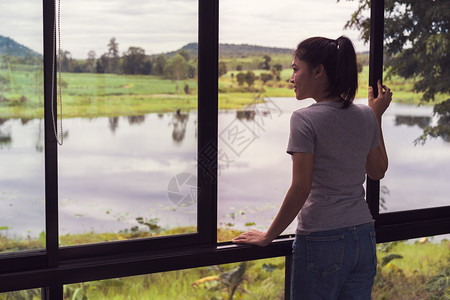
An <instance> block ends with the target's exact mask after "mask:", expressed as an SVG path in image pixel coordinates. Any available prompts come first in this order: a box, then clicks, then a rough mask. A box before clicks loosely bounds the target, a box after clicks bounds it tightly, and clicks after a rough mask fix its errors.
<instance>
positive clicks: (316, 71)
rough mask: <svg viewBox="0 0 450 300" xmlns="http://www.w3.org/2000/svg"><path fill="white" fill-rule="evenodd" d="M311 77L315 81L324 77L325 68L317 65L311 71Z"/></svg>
mask: <svg viewBox="0 0 450 300" xmlns="http://www.w3.org/2000/svg"><path fill="white" fill-rule="evenodd" d="M313 75H314V78H315V79H319V78H321V77H323V76H324V75H325V68H324V67H323V65H322V64H320V65H318V66H317V67H315V68H314V69H313Z"/></svg>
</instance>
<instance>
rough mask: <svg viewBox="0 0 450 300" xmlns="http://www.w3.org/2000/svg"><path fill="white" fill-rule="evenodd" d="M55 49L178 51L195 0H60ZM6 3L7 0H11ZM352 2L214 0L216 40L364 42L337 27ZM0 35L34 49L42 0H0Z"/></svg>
mask: <svg viewBox="0 0 450 300" xmlns="http://www.w3.org/2000/svg"><path fill="white" fill-rule="evenodd" d="M60 1H61V48H62V49H64V50H67V51H69V52H71V54H72V56H73V57H74V58H87V53H88V52H89V51H90V50H94V51H95V53H96V56H97V57H99V56H100V55H101V54H103V53H105V52H107V49H108V48H107V45H108V43H109V41H110V39H111V38H112V37H115V38H116V41H117V42H118V43H119V52H120V53H123V52H125V51H127V50H128V48H129V47H130V46H134V47H141V48H143V49H144V50H145V52H146V54H157V53H162V52H169V51H174V50H178V49H180V48H181V47H183V46H184V45H186V44H188V43H191V42H197V32H198V9H197V7H198V1H197V0H131V1H130V0H128V1H125V0H60ZM11 3H14V5H11ZM357 4H358V1H357V0H353V1H347V0H340V2H336V0H281V1H280V0H279V1H273V0H272V1H269V0H220V1H219V16H220V19H219V41H220V43H229V44H250V45H259V46H269V47H281V48H290V49H293V48H295V46H296V45H297V44H298V43H299V42H300V41H301V40H303V39H305V38H308V37H311V36H325V37H329V38H337V37H339V36H340V35H342V34H344V35H346V36H348V37H349V38H350V39H352V41H353V43H354V44H355V47H356V50H357V51H367V50H368V49H369V46H368V45H367V44H363V43H362V42H361V41H360V40H359V38H358V37H359V33H358V32H357V31H355V30H344V29H343V27H344V25H345V22H346V21H347V20H348V19H349V18H350V16H351V14H352V13H353V12H354V11H355V10H356V7H357ZM0 35H3V36H7V37H10V38H12V39H14V40H15V41H16V42H18V43H20V44H23V45H25V46H27V47H29V48H31V49H33V50H35V51H36V52H39V53H42V1H40V0H16V1H14V2H11V1H10V0H0Z"/></svg>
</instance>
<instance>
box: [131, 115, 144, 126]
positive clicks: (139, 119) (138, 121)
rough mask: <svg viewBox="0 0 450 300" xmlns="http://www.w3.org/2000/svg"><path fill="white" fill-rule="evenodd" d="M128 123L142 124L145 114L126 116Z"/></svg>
mask: <svg viewBox="0 0 450 300" xmlns="http://www.w3.org/2000/svg"><path fill="white" fill-rule="evenodd" d="M127 119H128V123H129V124H130V125H133V124H135V125H138V124H142V123H144V122H145V115H140V116H128V117H127Z"/></svg>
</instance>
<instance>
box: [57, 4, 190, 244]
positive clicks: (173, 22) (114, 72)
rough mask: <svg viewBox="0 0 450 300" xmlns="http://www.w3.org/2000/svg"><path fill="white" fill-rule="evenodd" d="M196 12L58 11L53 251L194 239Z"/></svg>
mask: <svg viewBox="0 0 450 300" xmlns="http://www.w3.org/2000/svg"><path fill="white" fill-rule="evenodd" d="M86 7H88V8H89V9H86ZM197 7H198V3H197V1H190V0H186V1H181V0H180V1H163V2H160V1H147V2H145V3H142V4H140V5H131V4H130V2H129V1H128V2H127V1H115V2H111V1H105V0H96V1H90V0H89V1H87V0H84V1H81V2H80V1H79V0H76V1H75V0H70V1H64V2H63V3H62V7H61V27H62V28H61V47H62V56H61V62H60V64H61V68H62V83H63V84H62V97H63V99H62V102H63V113H62V114H63V131H64V144H63V146H62V147H60V155H59V166H60V181H59V182H60V186H59V187H60V235H61V243H62V245H63V246H66V245H71V244H83V243H91V242H100V241H109V240H120V239H129V238H140V237H150V236H155V235H165V234H169V231H168V230H171V231H170V234H175V233H181V232H196V226H197V221H196V218H197V213H196V211H197V204H196V195H197V189H196V187H197V179H196V175H197V171H196V156H197V152H196V151H197V150H196V149H197V73H196V70H197V48H198V47H197V32H198V28H197V24H198V14H197Z"/></svg>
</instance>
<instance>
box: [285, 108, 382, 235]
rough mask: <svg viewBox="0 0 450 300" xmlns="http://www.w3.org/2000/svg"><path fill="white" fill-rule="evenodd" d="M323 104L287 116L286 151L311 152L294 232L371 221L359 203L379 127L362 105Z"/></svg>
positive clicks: (299, 232) (367, 210) (376, 143)
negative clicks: (308, 180)
mask: <svg viewBox="0 0 450 300" xmlns="http://www.w3.org/2000/svg"><path fill="white" fill-rule="evenodd" d="M341 106H342V103H341V102H338V101H322V102H318V103H314V104H312V105H310V106H308V107H305V108H302V109H299V110H297V111H295V112H294V113H293V114H292V117H291V124H290V127H291V128H290V135H289V144H288V148H287V152H288V153H290V154H292V153H294V152H306V153H312V154H314V167H313V178H312V187H311V192H310V194H309V197H308V199H307V200H306V202H305V204H304V205H303V207H302V209H301V210H300V212H299V214H298V226H297V233H298V234H307V233H309V232H316V231H324V230H331V229H338V228H343V227H348V226H354V225H359V224H364V223H368V222H372V221H373V219H372V215H371V214H370V211H369V208H368V206H367V203H366V201H365V199H364V196H365V191H364V187H363V183H364V181H365V173H366V161H367V155H368V154H369V152H370V150H372V149H373V148H375V147H376V146H378V145H379V136H378V135H379V132H378V124H377V121H376V118H375V114H374V113H373V111H372V109H371V108H370V107H368V106H367V105H363V104H351V105H350V106H349V107H348V108H342V107H341Z"/></svg>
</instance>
